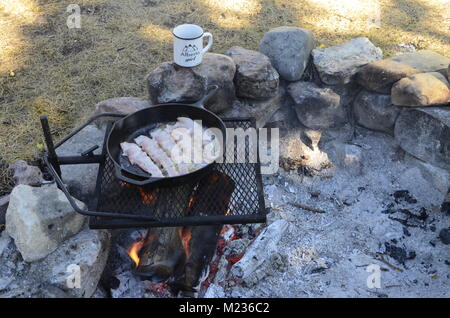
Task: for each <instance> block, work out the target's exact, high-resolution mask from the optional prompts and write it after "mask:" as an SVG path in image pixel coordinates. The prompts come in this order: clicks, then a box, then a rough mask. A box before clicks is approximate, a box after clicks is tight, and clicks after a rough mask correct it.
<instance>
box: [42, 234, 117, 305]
mask: <svg viewBox="0 0 450 318" xmlns="http://www.w3.org/2000/svg"><path fill="white" fill-rule="evenodd" d="M109 248H110V234H109V233H108V232H107V231H96V230H84V231H82V232H80V233H79V234H77V235H76V236H73V237H72V238H70V239H68V240H67V241H65V242H64V243H63V244H62V245H61V246H60V247H59V248H58V249H57V250H56V251H55V252H53V253H52V254H50V255H49V256H48V257H47V258H46V259H45V260H44V261H43V262H42V264H39V265H37V266H36V267H38V266H39V267H40V268H42V269H44V268H49V269H51V270H50V271H49V273H48V274H47V277H48V280H47V281H48V282H50V283H51V284H52V285H53V286H56V287H58V288H60V289H61V290H63V291H64V292H65V293H67V294H68V295H70V297H77V298H81V297H83V298H89V297H91V296H92V295H93V294H94V292H95V290H96V288H97V284H98V281H99V280H100V277H101V275H102V273H103V269H104V268H105V265H106V260H107V258H108V253H109ZM78 274H79V275H80V276H79V280H78V279H77V277H76V276H77V275H78ZM70 277H74V280H72V283H74V284H73V285H71V284H70ZM77 282H79V286H77V285H76V283H77ZM72 286H73V287H79V288H71V287H72Z"/></svg>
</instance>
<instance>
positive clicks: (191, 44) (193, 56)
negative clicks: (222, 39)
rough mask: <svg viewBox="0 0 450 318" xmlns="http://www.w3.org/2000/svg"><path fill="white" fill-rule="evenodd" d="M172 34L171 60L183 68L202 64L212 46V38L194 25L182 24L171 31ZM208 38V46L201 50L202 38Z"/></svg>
mask: <svg viewBox="0 0 450 318" xmlns="http://www.w3.org/2000/svg"><path fill="white" fill-rule="evenodd" d="M172 33H173V60H174V62H175V63H176V64H178V65H180V66H184V67H193V66H197V65H199V64H200V63H201V62H202V59H203V54H205V53H206V52H207V51H208V50H209V49H210V48H211V46H212V44H213V36H212V34H211V33H209V32H203V29H202V28H201V27H199V26H198V25H195V24H182V25H179V26H177V27H176V28H175V29H173V31H172ZM205 37H207V38H209V40H208V44H207V45H206V46H205V47H204V48H203V38H205Z"/></svg>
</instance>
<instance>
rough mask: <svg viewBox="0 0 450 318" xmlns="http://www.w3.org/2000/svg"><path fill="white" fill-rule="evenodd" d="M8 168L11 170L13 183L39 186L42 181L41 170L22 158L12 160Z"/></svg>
mask: <svg viewBox="0 0 450 318" xmlns="http://www.w3.org/2000/svg"><path fill="white" fill-rule="evenodd" d="M9 169H10V170H11V171H12V174H13V180H14V184H15V185H19V184H26V185H31V186H39V185H41V183H42V181H44V178H43V177H42V172H41V170H40V169H39V168H38V167H35V166H30V165H29V164H27V163H26V161H24V160H18V161H16V162H14V163H13V164H11V165H10V166H9Z"/></svg>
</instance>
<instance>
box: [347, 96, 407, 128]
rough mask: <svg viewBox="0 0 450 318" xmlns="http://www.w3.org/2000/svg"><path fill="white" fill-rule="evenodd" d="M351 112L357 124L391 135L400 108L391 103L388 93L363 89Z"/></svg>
mask: <svg viewBox="0 0 450 318" xmlns="http://www.w3.org/2000/svg"><path fill="white" fill-rule="evenodd" d="M353 114H354V118H355V120H356V122H357V123H358V124H359V125H361V126H363V127H366V128H368V129H372V130H377V131H382V132H385V133H388V134H391V135H393V134H394V125H395V121H396V120H397V117H398V115H399V114H400V108H399V107H397V106H394V105H392V103H391V98H390V96H389V95H384V94H378V93H373V92H369V91H366V90H363V91H361V92H360V93H359V94H358V96H357V97H356V99H355V101H354V103H353Z"/></svg>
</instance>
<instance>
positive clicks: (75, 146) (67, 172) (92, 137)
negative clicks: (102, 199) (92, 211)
mask: <svg viewBox="0 0 450 318" xmlns="http://www.w3.org/2000/svg"><path fill="white" fill-rule="evenodd" d="M104 138H105V130H104V129H100V128H97V127H96V126H95V125H88V126H86V127H85V128H84V129H83V130H81V131H80V132H79V133H78V134H76V135H75V136H73V137H72V138H70V139H69V140H67V141H66V142H65V143H64V144H63V145H61V147H59V148H57V149H56V153H57V154H58V156H79V155H80V154H81V153H82V152H84V151H86V150H88V149H89V148H91V147H92V146H95V145H98V146H100V148H99V149H97V150H95V151H94V153H95V154H100V152H101V147H102V145H103V141H104ZM97 172H98V164H82V165H62V166H61V176H62V180H63V181H64V183H65V184H66V185H67V187H68V189H69V191H70V193H71V194H72V196H74V197H75V198H77V199H79V200H82V201H84V202H91V201H92V198H93V197H94V195H95V193H94V192H95V183H96V180H97Z"/></svg>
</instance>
